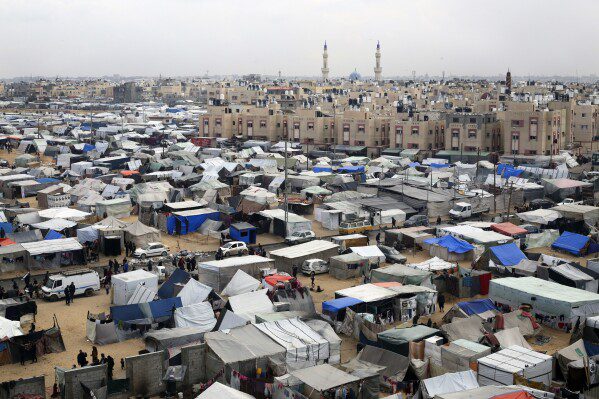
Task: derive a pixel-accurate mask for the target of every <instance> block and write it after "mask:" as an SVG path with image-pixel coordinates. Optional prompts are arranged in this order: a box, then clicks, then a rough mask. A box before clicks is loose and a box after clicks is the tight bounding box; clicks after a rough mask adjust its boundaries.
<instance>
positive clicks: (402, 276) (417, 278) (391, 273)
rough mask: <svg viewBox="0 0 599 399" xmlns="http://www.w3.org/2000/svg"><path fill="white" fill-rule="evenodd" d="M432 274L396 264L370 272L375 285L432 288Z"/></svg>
mask: <svg viewBox="0 0 599 399" xmlns="http://www.w3.org/2000/svg"><path fill="white" fill-rule="evenodd" d="M431 276H432V274H431V273H430V272H428V271H424V270H418V269H414V268H411V267H408V266H404V265H400V264H394V265H390V266H386V267H381V268H378V269H373V270H371V272H370V278H371V281H372V282H373V283H385V282H391V281H394V282H398V283H401V284H411V285H424V286H431Z"/></svg>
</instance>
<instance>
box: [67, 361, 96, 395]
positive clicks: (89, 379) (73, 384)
mask: <svg viewBox="0 0 599 399" xmlns="http://www.w3.org/2000/svg"><path fill="white" fill-rule="evenodd" d="M106 381H107V376H106V365H105V364H101V365H99V366H90V367H84V368H76V369H70V370H66V371H65V372H64V388H63V390H64V398H65V399H79V398H82V397H83V389H82V388H81V384H80V383H81V382H82V383H84V384H85V385H86V386H87V387H89V388H99V387H100V386H102V385H105V384H106Z"/></svg>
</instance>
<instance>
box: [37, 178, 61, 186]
mask: <svg viewBox="0 0 599 399" xmlns="http://www.w3.org/2000/svg"><path fill="white" fill-rule="evenodd" d="M35 181H36V182H38V183H40V184H44V183H58V182H60V180H58V179H54V178H52V177H40V178H39V179H35Z"/></svg>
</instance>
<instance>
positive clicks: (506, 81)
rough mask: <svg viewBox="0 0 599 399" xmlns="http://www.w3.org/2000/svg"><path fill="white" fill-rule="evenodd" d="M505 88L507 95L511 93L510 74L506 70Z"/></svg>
mask: <svg viewBox="0 0 599 399" xmlns="http://www.w3.org/2000/svg"><path fill="white" fill-rule="evenodd" d="M505 86H506V87H507V92H508V94H509V93H511V92H512V73H511V72H510V70H509V69H508V70H507V73H506V74H505Z"/></svg>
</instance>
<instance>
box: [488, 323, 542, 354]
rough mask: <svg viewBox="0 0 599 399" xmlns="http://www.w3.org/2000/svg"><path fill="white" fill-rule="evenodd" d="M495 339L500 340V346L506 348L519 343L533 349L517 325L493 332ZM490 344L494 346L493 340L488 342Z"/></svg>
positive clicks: (523, 346)
mask: <svg viewBox="0 0 599 399" xmlns="http://www.w3.org/2000/svg"><path fill="white" fill-rule="evenodd" d="M493 336H494V337H495V340H496V341H497V342H499V348H501V349H506V348H509V347H511V346H514V345H517V346H520V347H522V348H526V349H532V348H531V346H530V345H529V344H528V342H527V341H526V339H524V337H523V336H522V334H520V330H519V329H518V328H517V327H514V328H506V329H504V330H501V331H497V332H495V333H494V334H493ZM483 341H484V340H483ZM487 344H489V345H490V346H494V345H493V344H492V343H491V342H487Z"/></svg>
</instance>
